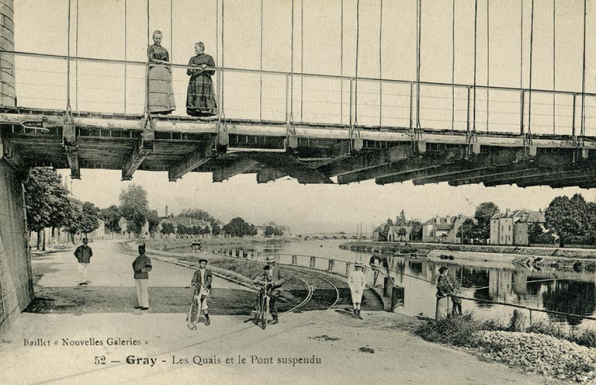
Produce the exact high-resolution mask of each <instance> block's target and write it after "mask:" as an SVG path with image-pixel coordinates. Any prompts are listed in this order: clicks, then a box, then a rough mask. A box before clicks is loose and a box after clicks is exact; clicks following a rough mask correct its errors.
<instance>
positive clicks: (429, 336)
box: [415, 312, 481, 347]
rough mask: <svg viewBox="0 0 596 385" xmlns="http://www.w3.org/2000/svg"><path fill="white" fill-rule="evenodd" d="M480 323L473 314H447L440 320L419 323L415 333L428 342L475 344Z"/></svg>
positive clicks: (476, 343)
mask: <svg viewBox="0 0 596 385" xmlns="http://www.w3.org/2000/svg"><path fill="white" fill-rule="evenodd" d="M480 330H481V323H479V322H478V321H476V320H474V317H473V314H472V313H470V312H467V313H465V314H463V315H448V316H447V317H446V318H443V319H441V320H430V321H428V322H427V323H425V324H422V325H420V326H419V327H418V328H417V329H416V330H415V333H416V334H417V335H419V336H420V337H422V338H424V339H425V340H427V341H430V342H438V343H442V344H449V345H454V346H469V347H473V346H477V345H478V343H479V337H478V335H477V334H476V333H477V332H478V331H480Z"/></svg>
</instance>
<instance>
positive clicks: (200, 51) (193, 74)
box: [186, 43, 217, 116]
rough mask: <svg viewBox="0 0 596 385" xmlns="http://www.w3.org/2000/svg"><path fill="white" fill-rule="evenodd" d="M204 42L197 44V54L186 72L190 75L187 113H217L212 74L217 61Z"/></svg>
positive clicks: (193, 114) (206, 114) (208, 114)
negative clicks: (208, 52) (206, 48)
mask: <svg viewBox="0 0 596 385" xmlns="http://www.w3.org/2000/svg"><path fill="white" fill-rule="evenodd" d="M204 51H205V45H204V44H203V43H197V44H195V53H196V56H193V57H191V58H190V61H189V62H188V69H187V70H186V74H187V75H188V76H190V81H189V83H188V91H187V93H186V113H187V114H188V115H191V116H212V115H215V114H217V104H216V102H215V93H214V90H213V81H212V80H211V76H213V75H215V70H213V69H207V67H215V61H213V58H212V57H211V56H210V55H207V54H206V53H205V52H204Z"/></svg>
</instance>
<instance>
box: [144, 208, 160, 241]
mask: <svg viewBox="0 0 596 385" xmlns="http://www.w3.org/2000/svg"><path fill="white" fill-rule="evenodd" d="M147 221H148V222H149V234H151V236H153V234H154V233H155V232H156V231H157V229H158V227H159V217H158V216H157V210H151V211H149V212H148V213H147Z"/></svg>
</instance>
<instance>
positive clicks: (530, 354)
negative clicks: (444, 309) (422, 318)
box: [415, 311, 596, 383]
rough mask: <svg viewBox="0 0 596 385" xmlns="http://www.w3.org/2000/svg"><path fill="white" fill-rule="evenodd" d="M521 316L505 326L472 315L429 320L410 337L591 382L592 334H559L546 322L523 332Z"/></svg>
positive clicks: (595, 343)
mask: <svg viewBox="0 0 596 385" xmlns="http://www.w3.org/2000/svg"><path fill="white" fill-rule="evenodd" d="M523 324H524V319H523V316H522V315H521V313H519V312H517V311H516V312H514V314H513V316H512V317H511V320H510V321H509V323H508V324H500V323H498V322H495V321H484V322H481V321H478V320H475V319H474V317H473V314H472V313H467V314H464V315H461V316H451V315H450V316H448V317H447V318H445V319H442V320H438V321H435V320H430V321H427V322H426V323H424V324H422V325H420V326H419V327H418V328H417V329H416V331H415V333H416V334H418V335H419V336H421V337H422V338H424V339H425V340H427V341H431V342H438V343H442V344H447V345H452V346H458V347H464V348H467V349H468V350H469V351H470V352H472V353H473V354H476V355H478V356H480V357H483V358H484V359H488V360H494V361H499V362H504V363H506V364H509V365H512V366H516V367H520V368H522V369H524V370H526V371H530V372H537V373H540V374H543V375H545V376H548V377H553V378H557V379H559V380H567V381H569V380H571V381H574V382H578V383H593V382H594V381H595V380H596V349H594V348H595V347H596V332H595V331H593V330H589V329H575V330H573V331H571V332H565V331H563V330H562V328H560V327H558V326H557V325H555V324H552V323H537V324H534V325H532V326H531V327H529V328H525V327H523V326H522V325H523Z"/></svg>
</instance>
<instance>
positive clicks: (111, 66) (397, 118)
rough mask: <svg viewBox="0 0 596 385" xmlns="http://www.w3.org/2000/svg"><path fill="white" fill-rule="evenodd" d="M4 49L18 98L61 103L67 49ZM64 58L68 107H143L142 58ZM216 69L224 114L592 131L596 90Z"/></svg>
mask: <svg viewBox="0 0 596 385" xmlns="http://www.w3.org/2000/svg"><path fill="white" fill-rule="evenodd" d="M7 55H12V56H14V57H15V75H16V76H15V77H16V80H15V87H16V93H17V100H18V106H19V107H31V108H44V109H58V110H61V109H65V108H66V104H67V79H68V74H67V61H68V58H67V57H65V56H59V55H46V54H38V53H29V52H17V51H5V52H3V53H2V56H4V57H5V56H7ZM70 61H71V65H70V103H71V107H72V110H73V111H91V112H100V113H127V114H142V113H143V111H144V108H145V100H146V68H147V64H146V63H144V62H134V61H122V60H108V59H97V58H83V57H71V58H70ZM2 63H4V64H2V65H3V66H6V65H11V64H10V63H9V62H7V61H3V62H2ZM0 69H6V68H5V67H1V68H0ZM213 69H214V70H215V71H216V75H215V76H214V77H213V80H214V83H215V94H216V99H217V103H218V106H219V107H220V108H221V109H222V111H223V113H224V117H225V118H226V119H249V120H261V121H272V122H278V123H288V122H292V123H295V124H299V123H311V124H332V125H344V126H346V129H347V127H348V126H350V125H355V126H357V127H359V128H360V129H369V128H377V127H384V128H390V129H391V128H393V129H396V128H400V129H407V130H413V129H416V128H422V129H444V130H454V131H460V132H461V131H467V130H472V131H473V130H475V131H477V132H491V133H517V134H524V133H528V132H531V133H532V134H557V135H576V136H581V135H582V134H583V135H585V136H596V94H589V93H585V94H582V93H580V92H567V91H551V90H539V89H533V90H532V91H530V90H528V89H519V88H508V87H493V86H491V87H486V86H480V85H478V86H476V87H473V86H472V85H469V84H448V83H437V82H421V83H420V87H419V89H420V93H419V94H418V84H417V83H416V82H413V81H410V80H397V79H375V78H358V79H356V78H353V77H347V76H343V77H342V76H337V75H321V74H313V73H288V72H283V71H259V70H253V69H242V68H220V67H215V68H213ZM186 70H187V66H186V65H182V64H172V65H171V71H172V85H173V92H174V96H175V101H176V110H175V111H174V113H173V115H174V116H184V115H186V107H185V106H186V94H187V87H188V80H189V77H188V76H187V75H186ZM222 94H223V95H222ZM530 100H531V102H530ZM582 128H583V130H582Z"/></svg>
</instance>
